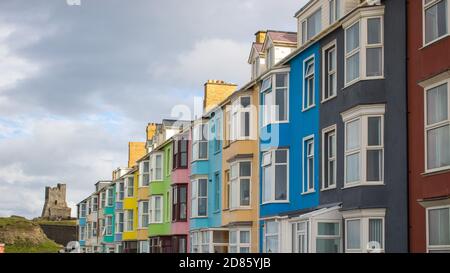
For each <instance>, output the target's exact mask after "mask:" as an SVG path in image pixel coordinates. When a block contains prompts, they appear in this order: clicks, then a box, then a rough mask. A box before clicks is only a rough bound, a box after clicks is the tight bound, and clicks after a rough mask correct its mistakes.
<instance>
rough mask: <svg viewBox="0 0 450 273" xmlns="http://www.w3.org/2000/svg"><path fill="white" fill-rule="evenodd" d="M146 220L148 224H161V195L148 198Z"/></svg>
mask: <svg viewBox="0 0 450 273" xmlns="http://www.w3.org/2000/svg"><path fill="white" fill-rule="evenodd" d="M148 218H149V223H150V224H161V223H162V222H163V196H162V195H152V196H150V201H149V213H148Z"/></svg>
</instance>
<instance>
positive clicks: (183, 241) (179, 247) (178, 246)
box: [172, 236, 187, 253]
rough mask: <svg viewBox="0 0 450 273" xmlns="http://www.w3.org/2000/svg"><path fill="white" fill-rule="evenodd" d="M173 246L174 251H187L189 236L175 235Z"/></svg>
mask: <svg viewBox="0 0 450 273" xmlns="http://www.w3.org/2000/svg"><path fill="white" fill-rule="evenodd" d="M172 246H173V252H174V253H186V252H187V238H186V236H173V237H172Z"/></svg>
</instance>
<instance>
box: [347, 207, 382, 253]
mask: <svg viewBox="0 0 450 273" xmlns="http://www.w3.org/2000/svg"><path fill="white" fill-rule="evenodd" d="M385 214H386V210H385V209H365V210H354V211H345V212H343V217H344V219H345V238H346V239H345V251H346V252H373V253H380V252H384V229H385V227H384V217H385Z"/></svg>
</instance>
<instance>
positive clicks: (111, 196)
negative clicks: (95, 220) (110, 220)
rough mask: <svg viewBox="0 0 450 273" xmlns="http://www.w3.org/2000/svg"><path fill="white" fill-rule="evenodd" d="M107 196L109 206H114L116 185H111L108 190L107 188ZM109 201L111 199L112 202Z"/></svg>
mask: <svg viewBox="0 0 450 273" xmlns="http://www.w3.org/2000/svg"><path fill="white" fill-rule="evenodd" d="M106 196H107V197H106V198H107V201H106V206H107V207H112V206H114V187H109V188H108V189H107V190H106ZM109 201H111V202H109Z"/></svg>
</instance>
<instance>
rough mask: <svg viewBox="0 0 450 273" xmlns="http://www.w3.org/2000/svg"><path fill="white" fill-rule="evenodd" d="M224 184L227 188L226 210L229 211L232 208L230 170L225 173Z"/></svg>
mask: <svg viewBox="0 0 450 273" xmlns="http://www.w3.org/2000/svg"><path fill="white" fill-rule="evenodd" d="M224 183H225V186H226V191H225V205H224V207H225V208H226V209H229V208H230V206H231V185H230V170H226V171H225V173H224Z"/></svg>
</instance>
